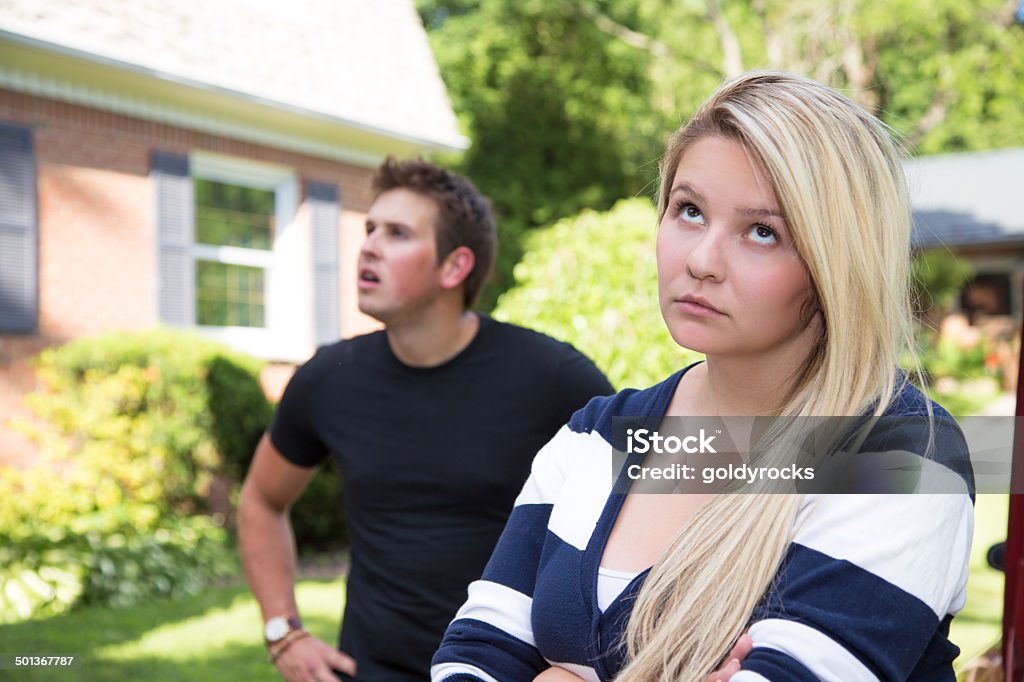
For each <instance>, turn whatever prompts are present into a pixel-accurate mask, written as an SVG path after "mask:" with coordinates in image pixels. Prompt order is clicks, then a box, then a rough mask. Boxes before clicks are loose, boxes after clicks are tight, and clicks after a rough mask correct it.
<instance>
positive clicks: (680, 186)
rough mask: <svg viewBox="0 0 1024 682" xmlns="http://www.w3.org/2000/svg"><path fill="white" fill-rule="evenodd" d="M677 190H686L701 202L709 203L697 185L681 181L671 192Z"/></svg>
mask: <svg viewBox="0 0 1024 682" xmlns="http://www.w3.org/2000/svg"><path fill="white" fill-rule="evenodd" d="M676 192H686V193H687V194H689V195H690V196H692V197H693V198H694V199H696V200H697V201H699V202H700V203H702V204H706V203H707V199H705V198H704V195H703V194H701V193H700V192H699V191H698V190H697V188H696V187H694V186H693V185H691V184H690V183H688V182H680V183H678V184H676V185H675V186H674V187H672V192H671V194H675V193H676Z"/></svg>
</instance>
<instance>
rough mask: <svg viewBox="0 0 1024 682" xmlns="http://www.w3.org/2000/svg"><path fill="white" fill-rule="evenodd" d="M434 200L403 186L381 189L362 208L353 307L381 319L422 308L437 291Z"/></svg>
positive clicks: (438, 271)
mask: <svg viewBox="0 0 1024 682" xmlns="http://www.w3.org/2000/svg"><path fill="white" fill-rule="evenodd" d="M436 217H437V204H436V203H435V202H434V201H433V200H432V199H429V198H427V197H424V196H421V195H419V194H416V193H415V192H413V191H411V190H408V189H402V188H398V189H392V190H388V191H385V192H382V193H381V194H380V196H378V197H377V200H376V201H374V202H373V205H372V206H370V210H369V211H368V212H367V214H366V240H365V241H364V242H363V246H362V248H361V249H360V251H359V282H358V287H359V309H360V310H361V311H363V312H364V313H366V314H367V315H370V316H372V317H375V318H376V319H378V320H380V321H381V322H383V323H384V324H394V323H395V322H399V321H402V320H404V319H408V318H409V317H410V316H415V315H417V314H421V313H423V311H425V310H427V309H429V307H430V305H431V304H432V303H433V302H434V301H436V300H437V298H438V296H440V294H441V292H442V291H443V289H442V287H441V267H440V265H439V264H438V262H437V240H436V237H435V234H434V221H435V219H436Z"/></svg>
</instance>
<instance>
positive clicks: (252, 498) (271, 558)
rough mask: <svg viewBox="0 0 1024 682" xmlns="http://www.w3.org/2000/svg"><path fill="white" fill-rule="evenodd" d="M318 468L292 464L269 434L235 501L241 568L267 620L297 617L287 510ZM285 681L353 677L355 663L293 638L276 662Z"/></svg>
mask: <svg viewBox="0 0 1024 682" xmlns="http://www.w3.org/2000/svg"><path fill="white" fill-rule="evenodd" d="M315 473H316V469H315V468H312V467H300V466H296V465H294V464H292V463H291V462H289V461H288V460H287V459H285V458H284V456H282V455H281V453H280V452H278V450H277V448H275V447H274V444H273V443H272V442H271V440H270V437H269V435H267V434H264V436H263V438H262V439H261V440H260V443H259V445H258V446H257V447H256V454H255V455H254V456H253V460H252V465H251V466H250V467H249V473H248V475H247V476H246V478H245V483H244V484H243V485H242V494H241V497H240V498H239V502H238V539H239V543H240V545H241V554H242V566H243V567H244V569H245V576H246V579H247V580H248V581H249V587H250V589H251V590H252V593H253V595H254V596H255V597H256V601H257V602H259V605H260V610H261V611H262V612H263V620H264V621H266V620H268V619H270V618H273V617H275V616H286V617H298V615H299V614H298V607H297V606H296V604H295V542H294V539H293V537H292V530H291V524H290V523H289V521H288V510H289V508H290V507H291V504H292V503H293V502H294V501H295V500H296V499H298V497H299V495H301V494H302V491H303V490H305V488H306V484H308V483H309V481H310V479H311V478H312V477H313V474H315ZM275 665H277V668H278V670H279V671H280V672H281V675H282V676H283V677H284V678H285V679H286V680H288V682H311V681H315V680H323V681H324V682H337V677H335V676H334V674H333V673H332V672H331V668H335V669H337V670H340V671H342V672H345V673H348V674H350V675H353V674H355V661H353V660H352V659H351V658H350V657H348V656H346V655H344V654H342V653H341V652H339V651H337V650H336V649H335V648H334V647H332V646H330V645H329V644H327V643H326V642H323V641H321V640H319V639H316V638H315V637H303V638H301V639H295V640H294V641H292V642H291V643H290V644H288V646H287V648H286V649H284V651H283V653H281V654H280V656H278V657H277V659H276V661H275Z"/></svg>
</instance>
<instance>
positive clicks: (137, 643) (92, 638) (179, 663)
mask: <svg viewBox="0 0 1024 682" xmlns="http://www.w3.org/2000/svg"><path fill="white" fill-rule="evenodd" d="M976 509H977V523H976V529H975V538H974V549H973V551H972V554H971V579H970V583H969V585H968V598H967V606H966V607H965V608H964V610H963V612H962V613H961V614H960V615H959V616H958V617H957V618H956V620H954V621H953V629H952V633H951V637H952V639H953V641H954V642H956V643H957V644H958V645H959V646H960V647H961V649H962V650H963V654H962V655H961V658H960V660H959V661H958V663H959V664H961V665H962V664H965V663H966V662H967V661H968V660H970V659H971V658H972V657H974V656H975V655H977V654H979V653H981V652H983V651H984V650H985V649H986V648H987V647H988V646H989V645H991V644H993V643H994V642H996V641H998V639H999V633H1000V617H1001V616H1000V614H1001V613H1002V593H1003V583H1002V574H1001V573H998V572H996V571H993V570H992V569H990V568H988V565H987V564H986V563H985V552H986V551H987V550H988V547H989V546H990V545H991V544H992V543H994V542H996V541H998V540H1002V539H1003V538H1004V537H1005V535H1006V514H1007V497H1006V496H1005V495H980V496H979V497H978V502H977V505H976ZM343 592H344V582H343V581H342V580H341V579H335V580H307V581H303V582H301V583H299V586H298V590H297V598H298V600H299V608H300V610H301V612H302V614H303V619H304V621H305V622H306V625H307V627H308V628H309V630H310V631H312V632H313V633H314V634H316V635H317V636H319V637H321V638H322V639H325V640H327V641H331V642H333V641H334V640H335V639H336V638H337V634H338V620H339V614H340V613H341V608H342V605H343V603H344V597H343ZM0 651H2V652H3V653H6V654H15V653H17V654H30V653H38V654H77V655H78V656H80V658H81V662H80V664H79V667H78V668H77V669H75V670H56V669H55V670H46V669H32V670H28V669H23V670H18V671H13V670H10V669H8V670H0V680H6V679H11V680H18V681H19V682H20V681H21V680H27V681H29V682H37V681H43V680H55V681H61V682H64V681H67V680H88V681H90V682H92V681H95V682H120V681H121V680H126V679H145V680H150V681H152V682H171V681H172V680H175V681H176V680H206V679H216V680H219V681H221V682H231V681H233V680H238V681H239V682H248V681H250V680H252V681H255V682H259V681H260V680H266V681H267V682H276V681H277V680H280V677H278V676H277V673H276V672H275V671H274V669H273V668H271V666H270V665H269V664H267V661H266V654H265V652H264V649H263V642H262V640H261V639H260V616H259V612H258V611H257V609H256V604H255V602H254V601H253V600H252V598H251V597H250V596H249V592H248V590H247V589H246V588H245V587H244V586H241V585H236V586H232V587H221V588H211V589H209V590H207V591H205V592H203V593H202V594H200V595H198V596H196V597H192V598H190V599H182V600H178V601H164V602H157V603H153V604H147V605H144V606H139V607H135V608H131V609H125V610H121V611H112V610H109V609H99V608H85V609H81V610H77V611H74V612H72V613H70V614H67V615H63V616H57V617H54V618H49V619H46V620H39V621H30V622H24V623H17V624H14V625H7V626H2V627H0Z"/></svg>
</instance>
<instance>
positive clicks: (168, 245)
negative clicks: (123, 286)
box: [152, 152, 196, 327]
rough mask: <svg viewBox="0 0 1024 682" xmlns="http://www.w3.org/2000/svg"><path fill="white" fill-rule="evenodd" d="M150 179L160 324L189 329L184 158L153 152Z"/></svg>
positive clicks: (188, 204)
mask: <svg viewBox="0 0 1024 682" xmlns="http://www.w3.org/2000/svg"><path fill="white" fill-rule="evenodd" d="M152 178H153V183H154V185H155V187H156V228H157V245H158V249H159V254H158V256H157V271H158V275H157V276H158V278H159V279H158V284H157V299H158V307H159V312H160V321H161V322H164V323H165V324H170V325H174V326H177V327H191V326H194V325H195V322H196V297H195V283H196V281H195V263H194V262H193V260H192V254H191V252H190V251H191V247H192V241H193V234H194V225H195V206H194V203H193V198H192V178H191V177H190V176H189V165H188V157H187V156H180V155H178V154H168V153H166V152H153V166H152Z"/></svg>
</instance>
